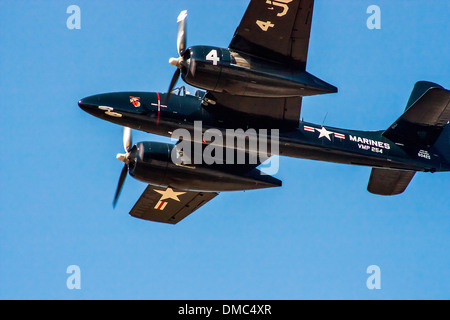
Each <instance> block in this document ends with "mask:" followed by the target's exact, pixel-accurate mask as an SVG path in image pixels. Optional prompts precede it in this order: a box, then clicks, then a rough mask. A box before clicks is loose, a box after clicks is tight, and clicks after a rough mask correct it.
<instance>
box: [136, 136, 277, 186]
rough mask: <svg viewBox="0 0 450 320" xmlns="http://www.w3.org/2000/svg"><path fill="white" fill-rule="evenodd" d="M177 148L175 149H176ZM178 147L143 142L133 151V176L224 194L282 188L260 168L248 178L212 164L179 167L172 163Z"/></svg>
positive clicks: (145, 180) (141, 179) (155, 184)
mask: <svg viewBox="0 0 450 320" xmlns="http://www.w3.org/2000/svg"><path fill="white" fill-rule="evenodd" d="M174 149H175V150H174ZM172 152H177V150H176V146H175V145H171V144H167V143H158V142H141V143H138V144H136V145H135V146H134V147H133V149H132V150H131V157H130V163H129V173H130V175H131V176H132V177H134V178H136V179H138V180H140V181H143V182H146V183H148V184H151V185H154V186H159V187H172V188H176V189H181V190H187V191H203V192H222V191H240V190H255V189H263V188H272V187H280V186H281V181H279V180H278V179H276V178H273V177H271V176H267V175H261V172H260V171H259V170H257V169H254V170H252V171H250V172H249V173H247V174H245V175H237V174H234V173H231V172H230V171H229V170H228V171H227V170H223V167H222V170H221V169H218V167H217V166H208V165H189V166H186V165H177V164H175V163H174V162H173V161H172Z"/></svg>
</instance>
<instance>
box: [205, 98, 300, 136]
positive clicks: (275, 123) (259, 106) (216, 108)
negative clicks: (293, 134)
mask: <svg viewBox="0 0 450 320" xmlns="http://www.w3.org/2000/svg"><path fill="white" fill-rule="evenodd" d="M206 98H207V99H209V100H213V101H215V104H214V105H210V106H205V110H207V111H209V112H211V113H214V114H215V116H216V117H218V118H220V114H221V113H223V114H224V118H230V115H234V116H233V117H231V118H233V119H235V120H234V121H235V122H234V123H233V125H236V126H238V127H239V126H241V127H242V125H246V124H251V123H252V121H254V122H255V123H257V124H258V125H259V126H264V125H265V126H266V128H277V127H278V128H296V127H298V123H299V120H300V113H301V109H302V97H292V98H257V97H243V96H233V95H230V94H227V93H218V92H208V93H207V94H206ZM240 122H242V124H240Z"/></svg>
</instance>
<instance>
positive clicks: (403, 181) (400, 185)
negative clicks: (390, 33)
mask: <svg viewBox="0 0 450 320" xmlns="http://www.w3.org/2000/svg"><path fill="white" fill-rule="evenodd" d="M415 174H416V173H415V172H414V171H400V170H389V169H378V168H373V169H372V174H371V175H370V181H369V187H368V188H367V189H368V190H369V192H370V193H373V194H378V195H381V196H395V195H399V194H401V193H403V192H404V191H405V190H406V188H407V187H408V185H409V183H410V182H411V180H412V179H413V178H414V175H415Z"/></svg>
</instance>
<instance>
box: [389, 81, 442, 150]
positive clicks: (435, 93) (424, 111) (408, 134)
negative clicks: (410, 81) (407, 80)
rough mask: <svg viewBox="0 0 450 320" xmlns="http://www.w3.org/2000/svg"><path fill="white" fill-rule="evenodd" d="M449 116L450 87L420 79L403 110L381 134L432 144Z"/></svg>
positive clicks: (393, 139)
mask: <svg viewBox="0 0 450 320" xmlns="http://www.w3.org/2000/svg"><path fill="white" fill-rule="evenodd" d="M423 92H424V93H423ZM421 93H423V94H422V95H420V94H421ZM419 95H420V96H419ZM418 96H419V98H417V97H418ZM416 98H417V99H416ZM413 101H415V102H413ZM449 120H450V91H449V90H446V89H444V88H442V87H441V86H439V85H437V84H433V83H431V82H423V81H422V82H418V83H417V84H416V86H415V88H414V90H413V93H412V94H411V98H410V101H409V102H408V106H407V109H406V111H405V113H404V114H403V115H402V116H401V117H400V118H399V119H398V120H397V121H396V122H395V123H394V124H393V125H392V126H391V127H390V128H389V129H388V130H386V131H385V132H384V133H383V135H384V136H385V137H386V138H388V139H389V140H391V141H393V142H396V143H400V144H404V145H411V144H413V145H420V146H426V147H431V146H433V145H434V143H435V142H436V141H437V139H438V138H439V136H440V135H441V133H442V131H443V129H444V127H445V126H446V125H447V124H448V122H449Z"/></svg>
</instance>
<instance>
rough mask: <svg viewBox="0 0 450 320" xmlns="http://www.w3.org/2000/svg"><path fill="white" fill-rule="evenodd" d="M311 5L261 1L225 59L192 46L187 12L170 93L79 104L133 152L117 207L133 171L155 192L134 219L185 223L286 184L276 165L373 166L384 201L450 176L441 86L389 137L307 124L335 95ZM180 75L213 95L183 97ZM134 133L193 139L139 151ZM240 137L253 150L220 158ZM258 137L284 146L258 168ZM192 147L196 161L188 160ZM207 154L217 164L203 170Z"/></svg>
mask: <svg viewBox="0 0 450 320" xmlns="http://www.w3.org/2000/svg"><path fill="white" fill-rule="evenodd" d="M313 7H314V1H313V0H273V1H272V0H268V1H258V0H251V1H250V4H249V7H248V9H247V11H246V12H245V15H244V17H243V19H242V21H241V23H240V25H239V27H238V28H237V30H236V33H235V34H234V37H233V38H232V40H231V43H230V45H229V46H228V48H226V49H225V48H216V47H210V46H193V47H189V48H187V46H186V16H187V12H186V11H183V12H182V13H181V14H180V16H179V17H178V39H177V49H178V53H179V57H178V58H171V59H170V61H169V62H170V63H171V64H172V65H174V66H175V67H176V68H177V69H176V71H175V74H174V77H173V79H172V81H171V84H170V86H169V90H168V93H158V92H153V93H149V92H122V93H108V94H100V95H95V96H91V97H87V98H84V99H82V100H80V101H79V103H78V104H79V106H80V107H81V108H82V109H83V110H84V111H86V112H88V113H90V114H92V115H94V116H96V117H98V118H100V119H103V120H106V121H110V122H112V123H115V124H118V125H121V126H123V127H124V137H123V138H124V149H125V153H124V154H119V155H117V159H119V160H121V161H123V162H124V163H125V166H124V168H123V170H122V173H121V176H120V180H119V184H118V187H117V191H116V194H115V197H114V206H115V204H116V202H117V200H118V197H119V195H120V192H121V190H122V186H123V183H124V181H125V178H126V176H127V174H128V173H129V174H130V175H131V176H133V177H134V178H136V179H138V180H140V181H143V182H145V183H147V184H148V185H149V186H148V187H147V189H146V190H145V191H144V193H143V194H142V196H141V198H140V199H139V200H138V201H137V203H136V205H135V206H134V208H133V209H132V210H131V212H130V214H131V215H132V216H134V217H137V218H140V219H144V220H149V221H157V222H163V223H170V224H176V223H178V222H179V221H181V220H182V219H184V218H185V217H186V216H188V215H189V214H191V213H192V212H194V211H195V210H197V209H198V208H199V207H201V206H202V205H204V204H205V203H207V202H208V201H210V200H211V199H213V198H214V197H216V196H217V195H218V193H220V192H225V191H241V190H255V189H262V188H271V187H279V186H281V181H279V180H278V179H276V178H274V177H272V176H270V175H265V174H263V173H262V172H261V171H260V170H258V169H257V167H258V166H259V165H260V164H261V163H262V162H263V161H264V160H266V159H268V158H270V156H272V155H280V156H286V157H294V158H302V159H312V160H320V161H328V162H335V163H341V164H351V165H360V166H368V167H372V168H373V169H372V174H371V177H370V181H369V186H368V191H369V192H371V193H373V194H378V195H386V196H389V195H398V194H401V193H403V192H404V191H405V190H406V188H407V186H408V185H409V183H410V182H411V180H412V179H413V177H414V175H415V174H416V172H433V173H434V172H442V171H450V126H449V120H450V91H449V90H446V89H444V88H443V87H441V86H440V85H438V84H435V83H431V82H426V81H421V82H418V83H417V84H416V85H415V87H414V89H413V92H412V94H411V97H410V99H409V102H408V104H407V106H406V110H405V112H404V113H403V115H401V116H400V118H398V120H396V121H395V122H394V123H393V124H392V125H391V126H390V127H389V128H388V129H387V130H380V131H356V130H345V129H339V128H331V127H325V126H323V125H317V124H313V123H307V122H303V121H300V111H301V106H302V97H304V96H311V95H319V94H328V93H336V92H337V88H335V87H334V86H332V85H330V84H328V83H326V82H325V81H323V80H320V79H319V78H317V77H316V76H313V75H312V74H310V73H308V72H307V71H306V65H307V56H308V47H309V38H310V30H311V21H312V16H313ZM180 76H181V77H182V79H183V80H184V81H185V82H186V83H188V84H190V85H192V86H194V87H197V88H199V89H203V90H205V91H201V90H198V91H197V92H196V93H195V94H194V95H191V94H189V93H186V90H185V89H184V87H181V88H177V89H175V90H174V87H175V85H176V83H177V81H178V79H179V77H180ZM199 122H201V129H200V130H201V131H200V135H199V134H198V133H199V132H198V129H197V130H196V124H198V123H199ZM131 129H135V130H141V131H145V132H149V133H153V134H157V135H162V136H167V137H173V135H174V132H176V131H177V130H179V129H183V130H184V132H187V133H188V135H187V136H185V135H183V138H179V141H178V143H176V144H166V143H156V142H140V143H137V144H135V145H133V143H132V139H131ZM250 129H251V130H250ZM211 130H213V131H211ZM230 130H231V132H232V133H233V134H235V136H234V137H233V138H232V139H233V142H234V138H238V139H239V137H241V138H243V139H244V141H245V142H247V143H246V144H244V146H242V145H239V144H234V143H233V144H231V146H230V145H228V144H227V145H226V146H225V149H226V152H222V153H220V152H218V151H217V150H218V149H217V148H216V147H217V146H218V145H219V143H218V142H219V141H220V142H223V141H224V140H226V139H227V137H229V136H230V135H231V133H230ZM208 131H209V132H210V133H211V132H213V133H214V135H211V134H208V135H207V134H206V133H207V132H208ZM269 131H270V132H269ZM236 132H238V134H236ZM198 136H200V138H199V139H198V138H196V137H198ZM212 136H214V138H212ZM252 137H255V139H256V141H257V143H260V142H261V141H263V140H264V141H267V140H268V139H273V138H276V141H277V147H276V148H271V149H270V150H267V152H266V153H265V154H264V156H261V153H260V151H261V150H259V149H258V150H257V153H258V154H259V155H260V156H259V157H257V160H256V161H249V160H252V159H253V160H254V157H253V158H252V154H253V153H254V150H253V149H252V148H251V146H250V140H251V139H250V138H252ZM219 138H220V139H219ZM227 141H228V140H227ZM189 145H191V146H192V148H193V149H194V152H192V150H190V152H187V149H188V148H187V146H189ZM257 145H258V144H257ZM181 146H183V147H181ZM271 147H273V146H271ZM211 149H214V152H211ZM230 149H231V150H233V151H236V150H240V151H241V153H242V152H243V153H244V158H245V161H243V162H231V163H230V162H229V161H221V160H224V158H225V154H226V155H227V156H228V151H229V150H230ZM208 150H209V151H210V152H209V153H208V152H206V151H208ZM198 153H201V154H202V155H204V154H209V155H210V157H212V158H214V159H215V160H218V161H212V162H211V161H206V159H204V161H200V162H197V161H193V160H194V158H195V157H196V155H198ZM250 158H251V159H250ZM233 159H234V160H236V159H235V157H234V158H233Z"/></svg>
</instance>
